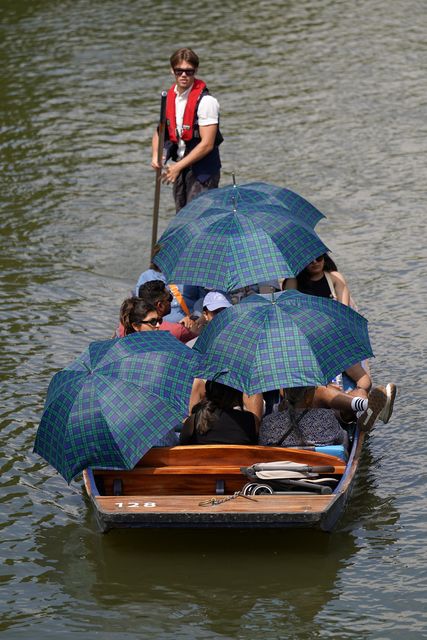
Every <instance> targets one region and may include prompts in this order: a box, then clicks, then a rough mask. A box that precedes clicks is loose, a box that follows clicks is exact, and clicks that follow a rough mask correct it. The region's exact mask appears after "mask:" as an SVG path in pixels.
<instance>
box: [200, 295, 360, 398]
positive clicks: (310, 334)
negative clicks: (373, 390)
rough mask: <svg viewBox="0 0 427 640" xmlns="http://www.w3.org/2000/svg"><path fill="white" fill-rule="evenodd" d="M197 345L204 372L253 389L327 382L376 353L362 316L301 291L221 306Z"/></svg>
mask: <svg viewBox="0 0 427 640" xmlns="http://www.w3.org/2000/svg"><path fill="white" fill-rule="evenodd" d="M194 349H197V350H198V351H199V352H201V353H203V354H204V356H205V358H204V361H203V366H202V369H201V370H200V371H199V377H203V378H206V379H208V380H212V379H217V380H218V381H220V382H222V383H224V384H227V385H229V386H231V387H235V388H236V389H241V390H242V391H244V392H246V393H248V394H253V393H258V392H262V391H270V390H273V389H279V388H289V387H300V386H318V385H323V384H327V383H328V382H330V381H331V380H332V379H333V378H334V377H335V376H336V375H337V374H338V373H340V372H342V371H344V370H345V369H347V368H348V367H350V366H352V365H353V364H355V363H357V362H360V361H362V360H363V359H365V358H368V357H371V356H372V355H373V353H372V348H371V344H370V341H369V336H368V323H367V320H366V319H365V318H363V316H361V315H360V314H359V313H357V312H356V311H354V310H353V309H351V308H350V307H348V306H346V305H343V304H341V303H340V302H337V301H335V300H331V299H328V298H320V297H317V296H309V295H305V294H303V293H300V292H298V291H284V292H283V293H281V294H279V295H277V296H268V297H267V296H261V295H253V296H249V297H248V298H245V299H244V300H243V301H242V302H241V303H240V304H238V305H235V306H233V307H230V308H228V309H225V310H224V311H221V313H219V314H218V315H217V316H216V317H215V318H214V319H213V320H212V321H211V322H210V323H209V324H208V325H207V326H206V328H205V329H204V330H203V332H202V334H201V336H200V337H199V338H198V340H197V342H196V344H195V346H194Z"/></svg>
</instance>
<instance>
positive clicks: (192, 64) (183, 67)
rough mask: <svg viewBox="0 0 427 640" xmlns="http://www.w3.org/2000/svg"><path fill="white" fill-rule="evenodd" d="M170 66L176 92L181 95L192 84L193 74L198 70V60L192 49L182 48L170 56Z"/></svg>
mask: <svg viewBox="0 0 427 640" xmlns="http://www.w3.org/2000/svg"><path fill="white" fill-rule="evenodd" d="M170 65H171V71H172V74H173V75H174V77H175V81H176V86H177V89H178V92H179V93H183V92H184V91H186V90H187V89H188V88H189V87H191V85H192V84H193V82H194V77H195V74H196V73H197V69H198V68H199V58H198V56H197V54H196V53H194V51H193V50H192V49H188V48H187V47H183V48H182V49H178V50H177V51H175V52H174V53H173V54H172V55H171V57H170Z"/></svg>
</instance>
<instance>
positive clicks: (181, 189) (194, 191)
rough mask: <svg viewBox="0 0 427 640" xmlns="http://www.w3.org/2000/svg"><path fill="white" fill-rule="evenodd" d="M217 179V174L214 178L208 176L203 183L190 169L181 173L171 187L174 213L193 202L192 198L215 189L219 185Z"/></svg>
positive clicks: (218, 177)
mask: <svg viewBox="0 0 427 640" xmlns="http://www.w3.org/2000/svg"><path fill="white" fill-rule="evenodd" d="M219 179H220V173H219V172H218V173H217V174H215V175H214V176H210V177H209V178H208V179H207V180H205V181H204V182H200V181H199V180H197V178H196V177H195V176H194V174H193V171H192V170H191V167H188V169H184V171H181V173H180V174H179V176H178V178H177V179H176V181H175V182H174V185H173V197H174V198H175V208H176V212H177V213H178V211H179V210H180V209H182V207H185V205H186V204H187V203H188V202H190V201H191V200H193V198H195V197H196V196H198V195H199V194H200V193H203V191H208V190H209V189H216V188H217V187H218V185H219Z"/></svg>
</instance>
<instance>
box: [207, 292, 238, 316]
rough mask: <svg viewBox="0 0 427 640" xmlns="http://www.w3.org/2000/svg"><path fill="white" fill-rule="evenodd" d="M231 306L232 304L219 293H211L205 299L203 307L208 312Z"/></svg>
mask: <svg viewBox="0 0 427 640" xmlns="http://www.w3.org/2000/svg"><path fill="white" fill-rule="evenodd" d="M231 306H232V304H231V302H229V301H228V300H227V298H226V297H225V296H224V295H223V294H222V293H220V292H219V291H209V293H208V294H206V295H205V297H204V298H203V307H206V308H207V309H208V311H216V310H217V309H224V307H231Z"/></svg>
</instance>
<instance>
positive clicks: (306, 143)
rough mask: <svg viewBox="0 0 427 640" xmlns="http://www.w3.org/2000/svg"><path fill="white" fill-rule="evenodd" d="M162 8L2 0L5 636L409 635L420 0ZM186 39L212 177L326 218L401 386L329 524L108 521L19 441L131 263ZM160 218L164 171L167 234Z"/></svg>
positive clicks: (379, 362)
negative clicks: (196, 525)
mask: <svg viewBox="0 0 427 640" xmlns="http://www.w3.org/2000/svg"><path fill="white" fill-rule="evenodd" d="M196 14H197V15H200V16H206V19H196V18H195V16H196ZM176 16H177V8H176V6H175V4H173V3H172V2H171V1H170V0H162V2H156V3H151V4H150V3H146V2H143V1H142V0H132V1H130V0H121V1H120V2H113V1H112V0H105V1H104V2H88V0H80V1H79V2H74V3H72V2H62V3H60V4H59V5H58V3H55V2H53V1H52V0H34V1H33V2H30V3H29V2H25V1H24V0H3V1H2V2H1V3H0V18H1V20H0V35H1V37H0V83H1V94H2V99H1V101H0V115H1V120H0V122H1V125H0V126H1V129H0V165H1V176H2V178H1V180H2V185H1V186H2V188H1V189H0V213H1V225H0V239H1V243H0V267H1V268H0V332H1V338H2V349H1V351H0V381H1V385H2V406H1V411H0V471H1V473H0V504H1V514H2V519H1V522H0V529H1V532H2V537H1V543H0V552H1V557H2V569H1V575H2V581H3V584H4V585H5V587H6V589H5V593H6V596H5V597H4V599H3V600H2V603H1V604H0V610H1V616H2V617H1V619H0V631H2V632H3V634H4V636H5V638H8V637H10V638H28V637H29V635H30V636H31V638H32V639H33V638H34V639H35V640H38V638H41V637H43V636H44V635H46V634H51V635H52V637H57V636H59V635H60V634H64V633H65V634H66V635H71V633H74V634H76V633H80V634H81V635H82V637H83V636H84V637H85V640H88V639H89V640H90V639H91V638H92V637H99V634H102V637H103V638H107V639H108V638H110V637H111V638H113V637H117V635H118V634H119V633H120V637H121V638H129V639H132V640H134V639H135V638H136V637H140V630H141V628H143V629H148V630H152V632H153V635H156V634H157V635H158V636H159V635H160V636H161V637H162V638H167V637H169V636H170V637H172V636H173V637H174V638H177V637H182V638H187V637H221V638H226V637H235V638H244V637H251V638H253V637H258V636H262V637H268V634H269V633H271V635H270V637H274V638H276V637H300V638H311V637H315V636H316V635H317V636H320V635H321V634H323V635H329V636H330V637H336V629H337V625H339V628H340V629H342V634H343V635H345V637H349V638H360V637H387V638H400V637H401V636H402V634H403V633H405V635H406V636H410V635H411V634H412V636H413V637H421V636H422V635H423V634H424V635H425V633H426V630H427V619H426V614H425V611H424V608H423V607H422V603H423V602H424V601H425V598H426V592H427V585H426V581H425V575H423V571H422V568H423V566H424V556H425V526H426V518H425V515H424V514H425V513H426V504H425V491H424V485H425V474H424V471H423V469H424V453H423V452H424V448H425V446H424V438H423V427H424V418H425V416H424V413H425V412H424V405H425V403H424V387H425V383H426V382H427V380H426V374H425V371H424V369H423V368H421V370H420V364H419V363H420V362H422V361H423V355H424V353H425V346H424V345H425V339H424V333H425V331H424V317H425V313H424V311H425V299H426V293H427V291H426V284H425V283H426V282H427V269H426V264H427V261H426V252H425V242H424V237H425V222H424V220H425V215H424V211H425V207H426V198H425V191H424V183H425V180H424V175H423V158H424V157H425V153H426V151H427V149H426V147H427V143H426V135H425V108H426V103H427V99H426V89H425V82H424V79H425V73H424V66H423V64H422V63H423V57H424V52H425V46H424V40H425V35H424V34H425V30H426V29H425V18H426V13H425V8H424V5H423V3H419V2H417V1H416V0H408V1H405V2H402V1H400V0H395V1H394V2H392V3H389V2H385V1H384V0H378V2H376V3H372V2H369V1H368V0H362V2H360V3H358V4H357V5H353V4H346V3H336V2H330V1H329V0H316V1H315V2H314V1H313V0H299V1H298V2H296V1H295V0H286V2H279V1H278V0H272V1H271V2H269V3H262V2H258V0H249V1H245V2H241V1H240V0H237V1H235V2H233V3H231V2H229V1H228V0H226V1H224V2H222V3H219V4H217V5H215V6H212V5H211V4H210V5H207V4H203V2H202V4H199V5H198V7H197V12H196V10H195V8H194V7H190V6H183V7H180V9H179V20H177V19H176ZM190 24H191V37H189V27H188V25H190ZM188 38H189V40H190V41H189V40H188ZM187 43H189V44H190V45H191V46H193V47H194V48H195V50H196V51H197V52H198V53H199V55H200V57H201V61H202V63H201V68H200V75H201V77H202V78H204V79H205V80H206V81H207V83H208V86H209V87H210V89H211V90H212V92H213V93H214V95H216V96H217V97H218V98H219V101H220V103H221V114H222V120H221V129H222V131H223V133H224V136H225V142H224V144H223V145H222V158H223V179H222V184H224V185H225V184H229V183H230V182H231V172H232V171H235V172H236V175H237V180H238V182H246V181H252V180H265V181H269V182H272V183H275V184H278V185H280V186H286V187H288V188H291V189H293V190H295V191H297V192H298V193H300V194H301V195H303V196H304V197H306V198H308V199H309V200H310V201H312V202H313V204H314V205H315V206H317V207H318V208H319V209H320V210H321V211H324V212H325V213H326V215H327V219H326V220H325V221H322V222H321V223H319V225H318V232H319V234H320V236H321V237H322V239H323V240H324V241H325V242H326V244H327V245H328V246H329V247H330V248H331V250H332V251H333V255H334V258H335V259H336V260H337V262H338V265H339V267H340V269H341V270H342V271H343V272H344V273H345V275H346V277H347V280H348V281H349V284H350V288H351V290H352V293H353V295H354V297H355V299H356V300H357V302H358V305H359V307H360V309H361V311H362V312H363V313H364V314H365V315H366V316H367V317H368V319H369V321H370V335H371V341H372V344H373V348H374V352H375V354H376V359H375V360H374V361H373V363H372V369H373V373H374V376H375V378H376V379H377V380H379V381H383V380H384V381H386V380H388V379H394V381H395V382H397V384H398V386H399V394H398V400H397V402H396V409H395V415H394V416H393V419H392V421H391V422H390V423H389V424H388V425H382V424H379V425H378V427H377V428H376V430H375V431H374V433H373V434H372V435H371V436H370V438H369V443H368V447H367V450H366V452H365V456H364V460H363V470H362V473H361V475H360V478H359V482H358V484H357V486H356V487H355V491H354V495H353V498H352V500H351V502H350V505H349V509H348V510H347V512H346V514H345V517H344V518H343V520H342V521H341V522H340V523H339V526H338V531H337V532H336V533H334V534H333V535H331V536H328V535H323V534H316V533H313V532H303V533H295V532H285V533H280V532H276V531H274V532H273V531H271V532H270V531H268V532H265V533H264V532H257V533H252V532H219V531H215V532H204V531H201V532H197V533H189V532H173V533H172V534H168V533H167V532H161V533H160V534H157V533H153V532H134V531H131V532H125V531H122V532H112V533H111V534H108V535H107V536H100V534H99V533H98V532H97V530H96V527H95V525H94V522H93V519H92V514H91V510H90V508H89V507H88V504H87V503H86V501H85V500H84V499H83V497H82V494H81V490H80V486H79V485H76V484H74V485H72V486H71V487H70V488H68V487H67V486H66V485H65V483H64V481H63V480H62V479H61V478H59V477H58V475H57V474H56V473H55V472H54V471H53V470H52V469H50V468H49V467H48V466H47V465H46V464H45V463H44V462H43V461H42V460H40V459H39V458H38V457H37V456H34V455H33V454H32V453H31V451H32V447H33V442H34V434H35V430H36V426H37V423H38V420H39V418H40V415H41V411H42V407H43V402H44V398H45V394H46V390H47V385H48V382H49V380H50V378H51V376H52V375H53V373H54V372H55V371H57V370H58V369H60V368H61V367H63V366H64V365H66V364H67V363H68V362H70V361H72V360H74V358H75V357H76V356H77V355H78V354H79V353H81V352H82V351H83V350H84V349H85V347H86V346H87V344H88V342H89V341H90V340H95V339H100V338H103V337H109V336H110V335H111V331H112V327H113V326H114V323H115V322H116V319H117V314H118V309H119V305H120V303H121V301H122V299H123V298H124V297H125V296H126V295H127V294H128V291H129V289H130V288H131V287H132V286H133V285H134V283H135V282H136V279H137V277H138V275H139V273H140V272H141V271H142V270H143V269H144V268H146V266H147V263H148V251H149V245H150V240H151V226H150V225H151V213H152V205H153V194H154V176H153V173H152V171H151V169H150V167H149V159H150V150H149V149H150V137H151V133H152V129H153V125H154V122H155V120H156V118H157V117H158V108H159V95H160V91H161V90H162V89H165V88H167V87H168V86H169V84H170V82H171V78H170V75H169V73H168V69H167V60H168V57H169V55H170V53H171V51H172V49H174V47H175V46H176V47H178V46H181V45H186V44H187ZM171 215H172V195H171V191H170V189H169V190H168V189H167V188H165V189H163V190H162V195H161V208H160V225H159V232H161V231H162V230H163V229H164V227H165V226H166V224H167V221H168V219H169V217H170V216H171ZM85 591H86V592H87V594H86V593H85ZM30 625H31V629H30Z"/></svg>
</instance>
